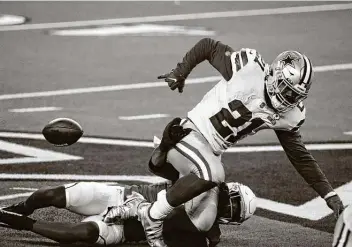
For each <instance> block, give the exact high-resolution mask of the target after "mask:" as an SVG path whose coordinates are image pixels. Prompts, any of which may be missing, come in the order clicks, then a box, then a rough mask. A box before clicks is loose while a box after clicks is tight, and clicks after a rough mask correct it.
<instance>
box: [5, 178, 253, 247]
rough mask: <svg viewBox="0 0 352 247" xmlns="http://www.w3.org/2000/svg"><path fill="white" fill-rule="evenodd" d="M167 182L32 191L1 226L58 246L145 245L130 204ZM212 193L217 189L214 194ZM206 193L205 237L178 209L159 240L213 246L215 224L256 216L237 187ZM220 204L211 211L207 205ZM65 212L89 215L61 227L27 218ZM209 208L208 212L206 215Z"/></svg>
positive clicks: (248, 195) (173, 245)
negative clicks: (51, 210)
mask: <svg viewBox="0 0 352 247" xmlns="http://www.w3.org/2000/svg"><path fill="white" fill-rule="evenodd" d="M169 187H170V183H168V182H165V183H160V184H151V185H132V186H129V185H123V184H113V185H107V184H103V183H95V182H78V183H72V184H65V185H62V186H54V187H44V188H41V189H39V190H37V191H35V192H34V193H33V194H32V195H31V196H29V197H28V198H27V199H26V200H25V201H23V202H20V203H18V204H14V205H11V206H9V207H5V208H2V209H0V223H1V224H0V226H5V227H10V228H13V229H17V230H29V231H32V232H34V233H37V234H40V235H42V236H44V237H47V238H49V239H52V240H55V241H57V242H61V243H75V242H84V243H96V244H98V245H104V246H106V245H113V244H120V243H124V242H135V241H143V240H145V234H144V230H143V227H142V225H141V223H140V222H139V221H138V220H137V219H136V217H135V216H137V215H136V212H135V211H131V210H130V209H132V206H129V205H131V204H136V203H138V204H141V203H143V204H148V203H152V202H154V201H156V199H157V196H158V194H163V193H165V189H168V188H169ZM214 191H215V190H214ZM214 191H208V192H206V194H207V196H205V197H204V199H205V201H204V203H203V202H202V203H200V204H196V202H194V204H193V208H197V207H202V210H203V211H204V212H206V213H203V214H201V215H198V216H195V215H194V218H196V217H197V220H198V221H207V218H208V217H207V214H216V215H217V216H218V219H219V221H218V222H217V223H216V224H214V225H213V227H212V229H210V230H209V231H208V232H207V233H205V234H203V233H200V232H199V231H198V230H197V229H196V228H195V227H194V226H193V223H192V222H191V221H190V219H189V217H188V214H187V213H186V211H185V210H186V209H185V207H183V206H180V207H178V208H176V209H175V210H173V212H172V213H171V214H170V215H169V216H168V218H167V219H166V220H165V224H164V227H163V236H164V238H165V240H166V243H167V244H168V246H170V247H178V246H184V247H187V246H198V247H207V246H215V245H216V244H217V243H218V242H219V241H220V235H221V232H220V229H219V224H221V223H224V224H229V223H231V224H241V223H242V222H243V221H245V220H247V219H248V218H249V217H250V216H251V215H253V213H254V211H255V200H256V198H255V195H254V194H253V192H252V191H251V189H250V188H249V187H247V186H245V185H242V184H239V183H234V182H231V183H227V184H225V183H223V184H222V185H221V187H220V188H219V191H220V193H219V194H218V193H216V191H215V193H214ZM214 197H219V198H220V202H219V205H218V207H217V208H216V209H215V211H211V210H212V209H214V208H213V207H212V206H211V204H212V203H217V201H218V199H217V198H214ZM51 206H53V207H56V208H65V209H67V210H69V211H71V212H74V213H76V214H79V215H84V216H88V217H87V218H85V219H84V220H83V221H82V222H78V223H68V222H66V223H62V222H48V221H45V220H33V219H32V218H29V217H27V216H29V215H31V214H32V213H33V212H34V211H35V210H37V209H40V208H45V207H51ZM209 209H210V210H209Z"/></svg>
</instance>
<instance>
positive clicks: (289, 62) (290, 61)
mask: <svg viewBox="0 0 352 247" xmlns="http://www.w3.org/2000/svg"><path fill="white" fill-rule="evenodd" d="M295 60H298V59H297V58H296V57H293V56H292V55H291V54H287V56H286V57H284V59H282V60H281V62H282V63H283V67H286V66H287V65H290V66H291V67H292V68H295V64H294V63H293V62H294V61H295Z"/></svg>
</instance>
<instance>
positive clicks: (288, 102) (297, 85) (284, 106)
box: [265, 51, 313, 112]
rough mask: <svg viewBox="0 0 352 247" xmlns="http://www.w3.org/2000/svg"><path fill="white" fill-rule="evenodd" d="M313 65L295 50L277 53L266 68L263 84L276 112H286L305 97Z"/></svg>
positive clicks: (309, 84)
mask: <svg viewBox="0 0 352 247" xmlns="http://www.w3.org/2000/svg"><path fill="white" fill-rule="evenodd" d="M312 78H313V66H312V63H311V62H310V60H309V59H308V57H307V56H306V55H304V54H301V53H299V52H297V51H285V52H282V53H281V54H279V55H278V56H277V57H276V58H275V60H274V61H273V63H272V64H271V65H270V66H269V67H267V68H266V72H265V85H266V91H267V93H268V95H269V97H270V101H271V104H272V105H273V107H274V108H275V109H276V110H277V111H278V112H287V111H288V110H290V109H292V108H294V107H295V106H297V105H298V104H299V103H300V102H302V101H303V100H304V99H306V98H307V96H308V92H309V89H310V87H311V85H312Z"/></svg>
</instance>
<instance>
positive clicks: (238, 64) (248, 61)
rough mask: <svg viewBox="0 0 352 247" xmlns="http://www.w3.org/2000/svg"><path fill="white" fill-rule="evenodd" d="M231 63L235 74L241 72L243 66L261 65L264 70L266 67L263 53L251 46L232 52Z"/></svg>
mask: <svg viewBox="0 0 352 247" xmlns="http://www.w3.org/2000/svg"><path fill="white" fill-rule="evenodd" d="M231 63H232V71H233V74H235V73H237V72H239V71H240V70H242V69H243V68H248V67H251V66H259V67H260V68H261V70H262V71H264V68H265V62H264V60H263V58H262V57H261V55H260V54H259V53H258V52H257V51H256V50H255V49H250V48H242V49H241V50H239V51H236V52H234V53H232V54H231Z"/></svg>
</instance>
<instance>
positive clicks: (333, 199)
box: [325, 195, 344, 219]
mask: <svg viewBox="0 0 352 247" xmlns="http://www.w3.org/2000/svg"><path fill="white" fill-rule="evenodd" d="M325 201H326V204H327V205H328V207H329V208H331V209H332V210H333V211H334V215H335V218H336V219H338V218H339V216H340V214H341V213H342V211H343V210H344V206H343V203H342V201H341V199H340V197H339V196H338V195H333V196H330V197H328V198H326V199H325Z"/></svg>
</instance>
